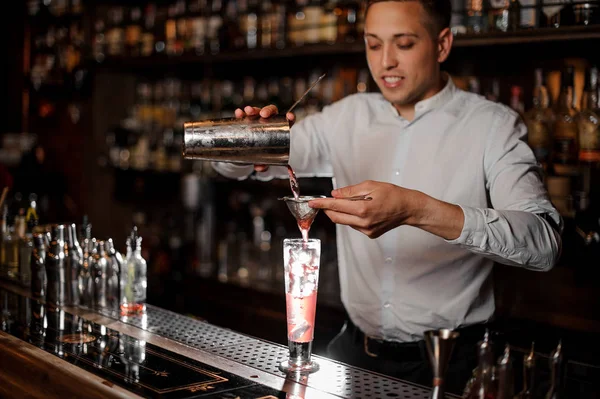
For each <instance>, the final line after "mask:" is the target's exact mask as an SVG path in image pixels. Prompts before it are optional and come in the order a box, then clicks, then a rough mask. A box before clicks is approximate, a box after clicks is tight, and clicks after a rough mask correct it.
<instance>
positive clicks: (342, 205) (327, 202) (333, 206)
mask: <svg viewBox="0 0 600 399" xmlns="http://www.w3.org/2000/svg"><path fill="white" fill-rule="evenodd" d="M308 206H310V207H311V208H315V209H324V210H331V211H335V212H340V213H345V214H347V215H354V216H357V217H365V216H366V214H367V206H368V205H367V204H366V203H365V202H364V201H348V200H344V199H335V198H321V199H315V200H312V201H309V203H308Z"/></svg>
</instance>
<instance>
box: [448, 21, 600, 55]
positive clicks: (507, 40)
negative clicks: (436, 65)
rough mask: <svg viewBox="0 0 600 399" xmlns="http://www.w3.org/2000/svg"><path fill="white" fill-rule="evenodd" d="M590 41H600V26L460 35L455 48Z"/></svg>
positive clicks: (455, 42) (456, 39) (455, 40)
mask: <svg viewBox="0 0 600 399" xmlns="http://www.w3.org/2000/svg"><path fill="white" fill-rule="evenodd" d="M588 39H600V25H590V26H567V27H563V28H540V29H531V30H521V31H516V32H490V33H480V34H467V35H459V36H456V38H455V39H454V47H476V46H496V45H514V44H532V43H544V42H569V41H574V40H588ZM590 50H591V48H590ZM590 52H591V51H590Z"/></svg>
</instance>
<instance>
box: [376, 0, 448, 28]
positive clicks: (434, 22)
mask: <svg viewBox="0 0 600 399" xmlns="http://www.w3.org/2000/svg"><path fill="white" fill-rule="evenodd" d="M384 1H416V2H418V3H421V6H422V7H423V9H424V10H425V12H426V13H427V15H428V16H429V18H430V21H429V22H430V26H429V28H430V30H431V32H432V33H433V34H434V35H435V36H437V35H438V34H439V33H440V32H441V31H442V30H444V29H445V28H448V27H450V18H451V17H452V4H451V3H450V0H368V2H367V11H368V10H369V7H371V6H372V5H373V4H375V3H383V2H384Z"/></svg>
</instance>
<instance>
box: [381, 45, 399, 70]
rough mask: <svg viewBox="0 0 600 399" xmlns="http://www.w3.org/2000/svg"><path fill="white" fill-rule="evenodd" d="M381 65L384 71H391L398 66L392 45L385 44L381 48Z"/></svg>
mask: <svg viewBox="0 0 600 399" xmlns="http://www.w3.org/2000/svg"><path fill="white" fill-rule="evenodd" d="M381 64H382V65H381V66H382V67H384V68H385V69H392V68H394V67H396V66H397V65H398V61H397V60H396V55H395V53H394V48H393V46H392V45H389V44H386V45H384V46H383V58H382V60H381Z"/></svg>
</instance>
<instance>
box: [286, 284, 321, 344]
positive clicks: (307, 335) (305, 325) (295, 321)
mask: <svg viewBox="0 0 600 399" xmlns="http://www.w3.org/2000/svg"><path fill="white" fill-rule="evenodd" d="M285 301H286V304H287V326H288V328H287V330H288V340H290V341H294V342H311V341H312V340H313V338H314V331H315V314H316V310H317V293H316V292H314V293H312V294H310V295H308V296H305V297H302V298H294V296H292V295H291V294H287V295H286V296H285Z"/></svg>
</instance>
